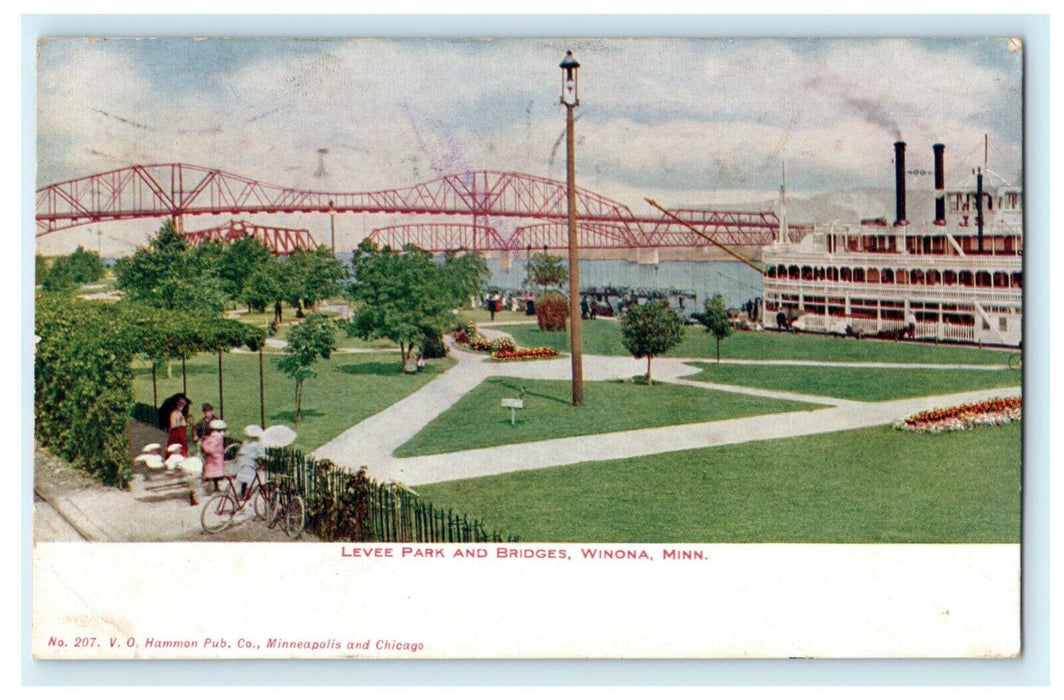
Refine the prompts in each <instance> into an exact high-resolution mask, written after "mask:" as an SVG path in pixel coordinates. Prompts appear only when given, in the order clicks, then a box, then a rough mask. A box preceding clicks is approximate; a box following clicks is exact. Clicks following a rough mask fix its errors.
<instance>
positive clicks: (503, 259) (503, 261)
mask: <svg viewBox="0 0 1064 700" xmlns="http://www.w3.org/2000/svg"><path fill="white" fill-rule="evenodd" d="M513 264H514V261H513V253H511V252H510V251H509V250H504V251H502V252H501V253H499V265H500V266H501V267H502V269H504V270H509V269H510V268H511V267H513Z"/></svg>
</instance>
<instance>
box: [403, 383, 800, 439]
mask: <svg viewBox="0 0 1064 700" xmlns="http://www.w3.org/2000/svg"><path fill="white" fill-rule="evenodd" d="M522 386H524V387H526V388H527V389H528V393H527V394H526V396H525V398H524V401H525V408H524V409H522V410H519V411H518V412H517V424H516V425H510V411H509V410H507V409H504V408H502V407H501V406H500V401H501V399H503V398H507V397H509V398H516V397H517V396H518V395H519V394H520V392H521V387H522ZM571 400H572V389H571V387H570V384H569V382H568V381H557V380H532V379H511V378H505V377H491V378H489V379H486V380H485V381H484V382H482V383H481V384H480V385H479V386H477V387H476V388H475V389H474V390H473V391H471V392H469V393H468V394H466V395H465V396H463V397H462V398H461V399H460V400H459V401H458V402H457V403H455V404H454V405H453V406H451V408H450V409H448V410H447V411H445V412H444V413H443V414H441V415H440V416H437V417H436V419H435V420H433V421H432V422H431V423H429V424H428V425H427V426H425V428H424V429H423V430H422V431H421V432H419V433H418V434H417V435H415V436H414V438H413V439H412V440H410V441H409V442H407V443H406V444H405V445H402V446H401V447H399V449H397V450H396V451H395V454H396V455H397V456H400V457H411V456H414V455H425V454H439V453H443V452H453V451H456V450H468V449H475V448H480V447H492V446H495V445H509V444H514V443H520V442H532V441H536V440H544V439H547V438H560V437H572V436H576V435H597V434H600V433H612V432H617V431H621V430H636V429H639V428H653V427H660V426H665V425H678V424H682V423H699V422H702V421H712V420H723V419H725V418H737V417H740V416H753V415H761V414H766V413H783V412H786V411H801V410H814V409H816V408H820V406H817V405H814V404H807V403H799V402H795V401H778V400H775V399H764V398H760V397H755V396H745V395H742V394H732V393H727V392H720V391H714V390H705V389H698V388H694V387H685V386H676V385H671V384H653V385H651V386H646V385H643V384H635V383H633V382H622V381H616V382H587V383H585V384H584V405H583V406H582V407H581V408H579V409H576V408H574V407H573V406H572V405H571V404H570V401H571ZM471 426H472V427H473V428H471Z"/></svg>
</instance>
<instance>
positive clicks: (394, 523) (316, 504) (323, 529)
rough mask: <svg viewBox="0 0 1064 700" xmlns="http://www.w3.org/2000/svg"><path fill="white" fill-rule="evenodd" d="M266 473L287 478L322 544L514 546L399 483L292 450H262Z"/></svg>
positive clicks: (479, 524) (506, 539)
mask: <svg viewBox="0 0 1064 700" xmlns="http://www.w3.org/2000/svg"><path fill="white" fill-rule="evenodd" d="M266 469H267V471H268V472H269V473H270V474H285V475H287V476H290V477H292V479H293V483H294V485H295V488H296V491H297V492H298V493H300V494H302V495H303V498H304V500H305V502H306V505H307V521H308V522H307V529H308V530H310V531H311V532H313V533H314V534H315V535H317V536H318V537H320V538H322V539H323V540H327V541H334V542H335V541H351V542H458V543H462V542H516V541H517V539H518V538H517V537H512V536H511V537H504V536H503V535H502V534H500V533H499V532H497V531H495V530H491V531H488V530H487V528H485V527H484V524H483V522H482V521H481V520H479V519H475V518H474V519H470V518H469V517H468V516H466V515H463V514H459V513H455V512H454V511H453V510H451V509H447V510H444V509H442V508H437V507H435V506H433V505H432V503H430V502H428V501H424V500H422V499H421V498H420V497H418V496H417V495H416V494H415V493H413V492H412V491H410V490H409V489H407V488H405V487H403V486H402V485H400V484H381V483H379V482H377V481H375V480H373V479H370V478H369V477H368V476H366V473H365V470H364V469H362V470H359V471H358V472H356V473H354V474H352V473H350V472H347V471H344V470H343V469H340V468H339V467H337V466H336V465H335V464H333V463H332V462H330V461H329V460H317V459H313V458H309V457H305V456H304V455H303V454H302V453H301V452H300V451H298V450H293V449H271V450H268V451H267V463H266Z"/></svg>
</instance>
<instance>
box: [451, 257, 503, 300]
mask: <svg viewBox="0 0 1064 700" xmlns="http://www.w3.org/2000/svg"><path fill="white" fill-rule="evenodd" d="M442 272H443V292H444V293H445V294H447V296H448V303H449V304H450V305H451V308H457V307H459V306H463V305H464V304H465V303H466V302H467V301H469V297H470V296H471V295H479V293H480V291H481V290H482V289H483V287H484V283H485V282H487V281H488V277H489V276H490V274H491V273H490V272H489V270H488V264H487V263H486V262H485V261H484V257H483V256H482V255H481V254H480V253H465V254H463V255H455V254H453V253H447V254H446V255H445V256H444V258H443V270H442Z"/></svg>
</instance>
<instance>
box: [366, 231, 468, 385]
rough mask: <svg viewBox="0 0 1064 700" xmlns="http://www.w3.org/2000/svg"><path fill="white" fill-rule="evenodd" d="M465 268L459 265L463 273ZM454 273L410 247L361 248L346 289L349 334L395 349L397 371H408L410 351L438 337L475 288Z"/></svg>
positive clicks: (463, 275) (464, 278) (411, 354)
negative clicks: (393, 345)
mask: <svg viewBox="0 0 1064 700" xmlns="http://www.w3.org/2000/svg"><path fill="white" fill-rule="evenodd" d="M463 257H465V256H463ZM467 264H469V265H471V263H462V266H463V267H462V269H463V270H465V268H464V266H465V265H467ZM452 265H453V264H452ZM455 269H456V268H455V267H451V268H450V270H448V268H447V265H446V262H445V263H444V264H443V265H439V264H436V263H435V262H434V261H433V259H432V255H431V254H429V253H427V252H425V251H423V250H419V249H418V248H415V247H413V246H408V247H407V248H406V250H404V251H402V252H396V251H393V250H390V249H387V248H385V249H384V250H377V249H376V247H375V246H372V245H365V246H360V248H359V251H358V252H356V257H355V259H354V280H353V282H352V283H351V285H350V286H349V288H348V296H349V297H350V299H351V300H352V302H354V315H353V317H352V320H351V324H350V325H349V326H348V330H347V332H348V334H349V335H354V336H358V337H360V338H364V339H366V340H370V339H374V338H387V339H389V340H391V341H392V342H394V343H397V344H398V345H399V351H400V356H401V364H400V369H401V371H410V370H409V368H410V367H411V362H410V360H411V358H412V356H413V349H414V347H415V346H416V345H417V344H418V343H419V342H421V339H422V337H423V336H425V335H426V334H429V333H432V334H435V335H440V334H441V333H442V332H443V329H444V328H445V327H446V326H447V324H448V323H450V322H451V321H452V320H453V314H452V313H451V311H452V309H454V307H455V306H456V305H457V300H459V299H464V298H465V297H466V296H468V295H470V294H475V293H476V292H477V291H478V290H479V288H480V287H479V285H480V283H479V281H477V282H476V284H475V286H474V282H473V279H474V276H473V275H466V274H460V275H459V274H451V273H454V272H455Z"/></svg>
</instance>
